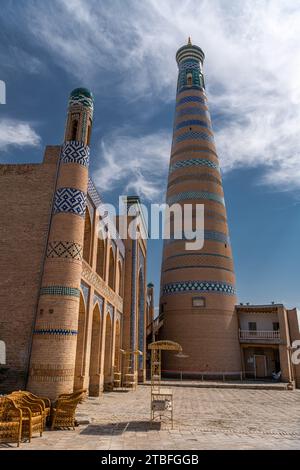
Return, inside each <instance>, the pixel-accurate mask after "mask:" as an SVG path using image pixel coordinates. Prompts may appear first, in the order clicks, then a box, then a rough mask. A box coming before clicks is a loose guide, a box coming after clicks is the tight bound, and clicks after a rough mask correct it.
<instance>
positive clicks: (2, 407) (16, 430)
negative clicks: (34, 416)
mask: <svg viewBox="0 0 300 470" xmlns="http://www.w3.org/2000/svg"><path fill="white" fill-rule="evenodd" d="M21 435H22V410H21V409H20V408H17V407H16V405H15V404H14V402H13V400H10V399H9V398H7V397H0V442H1V443H5V444H8V443H10V442H16V443H17V445H18V447H19V446H20V441H21Z"/></svg>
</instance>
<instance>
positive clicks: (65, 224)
mask: <svg viewBox="0 0 300 470" xmlns="http://www.w3.org/2000/svg"><path fill="white" fill-rule="evenodd" d="M93 106H94V102H93V97H92V94H91V93H90V92H89V91H88V90H87V89H84V88H79V89H75V90H74V91H73V92H72V93H71V95H70V99H69V105H68V113H67V122H66V129H65V139H64V143H63V145H62V146H47V147H46V150H45V155H44V160H43V162H42V163H40V164H25V165H20V164H18V165H0V176H1V204H3V207H2V210H1V221H0V227H1V234H0V237H1V251H0V259H1V267H2V269H1V272H0V311H1V315H0V339H1V341H3V342H4V343H5V346H6V364H5V367H2V369H1V372H2V373H1V375H0V381H1V382H0V390H1V392H6V391H10V390H16V389H20V388H23V389H24V388H25V387H27V388H28V389H29V390H31V391H32V392H34V393H37V394H41V395H46V396H49V397H51V398H53V399H54V398H56V397H57V396H58V394H60V393H68V392H71V391H73V390H76V389H80V388H87V389H88V390H89V393H90V395H92V396H98V395H99V394H100V393H101V392H102V390H103V389H106V388H107V389H111V388H112V387H113V384H114V377H115V374H116V372H119V371H121V368H122V351H124V349H123V348H124V347H125V349H126V348H128V347H131V343H130V342H128V340H127V337H132V336H134V335H136V331H138V335H139V336H138V341H139V346H140V347H141V348H142V347H144V344H145V331H146V330H145V328H146V327H145V325H146V304H145V301H142V300H141V299H143V298H145V293H146V254H147V246H146V242H145V240H143V243H142V242H141V241H140V240H139V236H138V235H137V243H138V245H137V246H136V253H137V256H138V260H139V261H138V265H137V267H136V270H138V271H136V272H135V273H134V274H133V271H132V266H133V264H134V263H135V262H136V258H135V256H136V253H135V254H134V251H133V250H132V249H131V247H130V246H126V243H127V241H126V240H124V241H123V240H122V239H121V238H120V236H119V235H118V234H117V236H116V237H114V238H113V237H110V236H109V233H108V232H109V230H108V228H107V224H106V222H105V219H104V218H102V217H101V216H100V211H99V208H100V207H101V204H102V200H101V197H100V196H99V194H98V192H97V190H96V188H95V186H94V184H93V181H92V180H91V178H90V176H89V154H90V150H89V143H90V136H91V131H92V123H93ZM131 199H132V198H131ZM132 204H133V205H134V201H132ZM136 230H137V233H139V232H140V231H141V230H142V228H141V227H140V225H139V224H137V225H136ZM137 273H138V275H137ZM128 279H130V280H131V282H130V284H128ZM129 319H130V321H129ZM124 325H125V328H124ZM123 345H124V346H123ZM142 357H143V356H142ZM133 367H134V368H135V370H134V373H135V374H137V373H138V368H139V376H140V379H141V380H142V379H143V377H144V371H143V367H144V360H142V361H139V363H136V364H133Z"/></svg>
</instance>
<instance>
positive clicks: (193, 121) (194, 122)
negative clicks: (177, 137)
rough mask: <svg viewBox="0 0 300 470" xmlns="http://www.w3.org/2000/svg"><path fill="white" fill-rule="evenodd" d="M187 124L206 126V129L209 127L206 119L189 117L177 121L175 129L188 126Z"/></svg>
mask: <svg viewBox="0 0 300 470" xmlns="http://www.w3.org/2000/svg"><path fill="white" fill-rule="evenodd" d="M188 126H201V127H207V128H208V129H211V125H210V123H208V122H206V121H201V120H200V119H190V120H189V121H182V122H179V123H178V124H177V125H176V127H175V130H178V129H181V128H182V127H188Z"/></svg>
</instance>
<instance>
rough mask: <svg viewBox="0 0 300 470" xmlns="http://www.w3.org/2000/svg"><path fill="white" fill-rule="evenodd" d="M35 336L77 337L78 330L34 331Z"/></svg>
mask: <svg viewBox="0 0 300 470" xmlns="http://www.w3.org/2000/svg"><path fill="white" fill-rule="evenodd" d="M34 334H35V335H63V336H76V335H77V334H78V331H77V330H68V329H62V328H41V329H36V330H34Z"/></svg>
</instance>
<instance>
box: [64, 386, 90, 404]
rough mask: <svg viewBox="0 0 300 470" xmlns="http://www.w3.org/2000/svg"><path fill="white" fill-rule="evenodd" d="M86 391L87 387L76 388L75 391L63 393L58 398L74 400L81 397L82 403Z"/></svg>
mask: <svg viewBox="0 0 300 470" xmlns="http://www.w3.org/2000/svg"><path fill="white" fill-rule="evenodd" d="M86 392H87V389H86V388H82V389H80V390H76V391H75V392H72V393H61V394H60V395H58V399H60V398H68V399H71V400H72V399H75V398H78V397H80V400H81V401H80V402H79V403H81V402H82V401H83V400H84V399H85V398H86Z"/></svg>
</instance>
